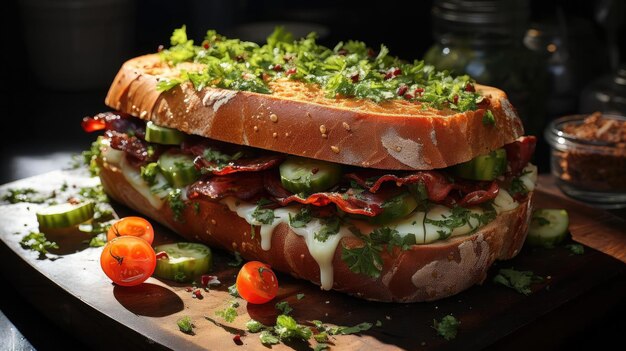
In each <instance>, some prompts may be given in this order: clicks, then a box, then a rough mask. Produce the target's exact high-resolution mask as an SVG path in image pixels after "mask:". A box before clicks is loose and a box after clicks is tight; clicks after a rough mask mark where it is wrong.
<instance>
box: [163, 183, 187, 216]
mask: <svg viewBox="0 0 626 351" xmlns="http://www.w3.org/2000/svg"><path fill="white" fill-rule="evenodd" d="M181 195H182V191H181V190H180V189H172V190H171V191H170V192H169V194H168V195H167V203H168V204H169V206H170V209H171V210H172V213H173V214H174V220H175V221H182V219H183V218H182V215H183V211H184V210H185V207H187V206H186V205H185V202H184V201H183V199H182V197H181Z"/></svg>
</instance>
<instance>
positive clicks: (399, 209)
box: [370, 192, 417, 224]
mask: <svg viewBox="0 0 626 351" xmlns="http://www.w3.org/2000/svg"><path fill="white" fill-rule="evenodd" d="M381 207H382V208H383V212H382V213H381V214H379V215H378V216H376V217H372V218H371V219H370V222H372V223H375V224H387V223H389V222H392V221H394V220H396V219H398V218H402V217H405V216H407V215H409V214H410V213H411V212H413V211H414V210H415V209H416V208H417V200H415V197H413V195H411V194H410V193H408V192H407V193H402V194H400V195H397V196H394V197H392V198H391V199H389V200H387V201H386V202H385V203H383V205H382V206H381Z"/></svg>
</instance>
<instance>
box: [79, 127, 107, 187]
mask: <svg viewBox="0 0 626 351" xmlns="http://www.w3.org/2000/svg"><path fill="white" fill-rule="evenodd" d="M102 140H103V136H98V138H97V139H96V141H94V142H93V143H91V147H90V148H89V150H85V151H83V152H82V153H81V154H80V156H78V157H76V158H75V160H76V162H75V164H74V167H75V168H78V167H80V165H81V163H82V164H84V165H86V166H87V169H88V170H89V174H91V176H92V177H95V176H97V175H98V173H100V168H98V163H97V162H96V160H97V159H98V157H99V156H100V153H101V150H100V145H101V142H102ZM81 161H82V162H81Z"/></svg>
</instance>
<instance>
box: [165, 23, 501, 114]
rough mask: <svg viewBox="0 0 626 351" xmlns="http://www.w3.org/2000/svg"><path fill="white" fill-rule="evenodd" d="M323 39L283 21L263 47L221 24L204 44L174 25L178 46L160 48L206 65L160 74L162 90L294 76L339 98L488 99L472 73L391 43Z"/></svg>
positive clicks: (244, 86) (170, 59)
mask: <svg viewBox="0 0 626 351" xmlns="http://www.w3.org/2000/svg"><path fill="white" fill-rule="evenodd" d="M316 40H317V37H316V34H315V33H310V34H309V35H307V36H306V37H305V38H302V39H297V40H294V37H293V35H292V34H291V33H289V32H287V31H285V30H284V28H283V27H276V29H275V30H274V32H273V33H272V34H271V35H270V36H269V37H268V38H267V43H266V44H265V45H262V46H259V45H258V44H256V43H253V42H247V41H241V40H239V39H229V38H227V37H225V36H223V35H220V34H218V33H217V32H215V31H214V30H209V31H207V33H206V36H205V37H204V41H202V43H201V45H194V41H193V40H191V39H189V38H188V36H187V31H186V27H185V26H182V27H181V28H178V29H175V30H174V32H173V34H172V36H171V37H170V43H171V47H169V48H168V49H165V50H163V51H161V52H160V55H161V59H162V60H163V61H165V62H167V63H168V64H170V65H177V64H178V63H181V62H196V63H199V64H202V65H204V66H203V68H202V69H197V70H196V71H185V72H182V73H181V74H180V76H179V77H176V78H170V79H162V80H160V81H159V82H158V84H157V90H159V91H166V90H169V89H172V88H174V87H176V86H177V85H179V84H181V83H183V82H190V83H191V84H192V85H193V86H194V87H195V88H196V89H197V90H202V89H203V88H205V87H217V88H224V89H232V90H244V91H252V92H257V93H263V94H270V93H272V87H271V86H272V84H271V83H272V82H275V81H277V80H294V81H300V82H304V83H308V84H313V85H316V86H319V87H320V88H321V91H322V92H323V94H324V95H325V96H326V97H327V98H332V99H335V98H344V97H348V98H355V99H364V100H372V101H374V102H377V103H378V102H382V101H387V100H404V101H409V102H414V103H421V104H423V105H424V106H432V107H434V108H437V109H442V108H449V109H452V110H457V111H468V110H476V109H477V108H478V105H479V104H480V103H481V102H482V101H484V98H483V97H482V96H481V95H479V94H478V93H477V92H476V91H475V88H474V81H473V80H472V79H471V78H470V77H469V76H467V75H463V76H456V77H453V76H452V75H450V73H449V72H448V71H436V70H435V68H434V66H431V65H427V64H425V63H424V61H420V60H415V61H413V62H407V61H404V60H401V59H399V58H398V57H394V56H392V55H390V54H389V49H388V48H387V47H386V46H384V45H381V46H380V48H379V49H378V50H377V51H375V50H373V49H372V48H370V47H368V46H367V45H366V44H365V43H364V42H361V41H352V40H350V41H347V42H339V43H338V44H337V45H336V46H335V47H334V48H333V49H330V48H327V47H325V46H322V45H319V44H318V43H317V42H316ZM494 121H495V119H494ZM487 123H491V122H487Z"/></svg>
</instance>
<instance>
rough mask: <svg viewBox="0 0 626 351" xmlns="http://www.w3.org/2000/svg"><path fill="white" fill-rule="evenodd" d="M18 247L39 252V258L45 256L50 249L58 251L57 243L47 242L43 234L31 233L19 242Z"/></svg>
mask: <svg viewBox="0 0 626 351" xmlns="http://www.w3.org/2000/svg"><path fill="white" fill-rule="evenodd" d="M20 245H21V246H22V247H23V248H25V249H29V250H33V251H37V252H39V255H40V256H45V255H46V254H47V253H48V250H50V249H58V248H59V245H57V243H55V242H52V241H48V239H47V238H46V235H45V234H44V233H39V232H31V233H29V234H28V235H26V236H24V237H23V238H22V240H20Z"/></svg>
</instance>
